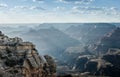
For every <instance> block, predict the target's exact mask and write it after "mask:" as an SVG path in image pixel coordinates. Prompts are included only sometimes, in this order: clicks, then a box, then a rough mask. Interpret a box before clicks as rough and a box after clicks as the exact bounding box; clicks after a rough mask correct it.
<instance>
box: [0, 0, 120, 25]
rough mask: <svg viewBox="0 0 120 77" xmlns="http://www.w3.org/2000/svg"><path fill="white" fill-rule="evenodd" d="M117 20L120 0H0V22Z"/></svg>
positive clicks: (119, 11) (119, 16) (119, 20)
mask: <svg viewBox="0 0 120 77" xmlns="http://www.w3.org/2000/svg"><path fill="white" fill-rule="evenodd" d="M49 22H67V23H69V22H71V23H72V22H120V0H0V23H49Z"/></svg>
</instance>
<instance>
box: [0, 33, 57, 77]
mask: <svg viewBox="0 0 120 77" xmlns="http://www.w3.org/2000/svg"><path fill="white" fill-rule="evenodd" d="M55 73H56V65H55V62H54V60H53V58H52V57H51V56H49V55H45V56H44V57H42V56H40V55H39V53H38V51H37V50H36V48H35V45H34V44H32V43H31V42H24V41H23V40H22V39H21V38H18V37H15V38H9V37H8V36H6V35H4V34H3V33H2V32H1V31H0V77H47V76H51V77H55Z"/></svg>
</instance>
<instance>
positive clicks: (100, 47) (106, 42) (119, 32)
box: [95, 28, 120, 54]
mask: <svg viewBox="0 0 120 77" xmlns="http://www.w3.org/2000/svg"><path fill="white" fill-rule="evenodd" d="M119 40H120V28H116V29H115V30H113V31H112V32H110V33H109V34H108V35H107V36H105V37H104V38H102V39H101V40H100V42H99V43H98V44H97V46H96V48H95V51H97V52H101V53H102V54H104V53H107V51H108V50H109V48H118V49H119V48H120V41H119Z"/></svg>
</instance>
